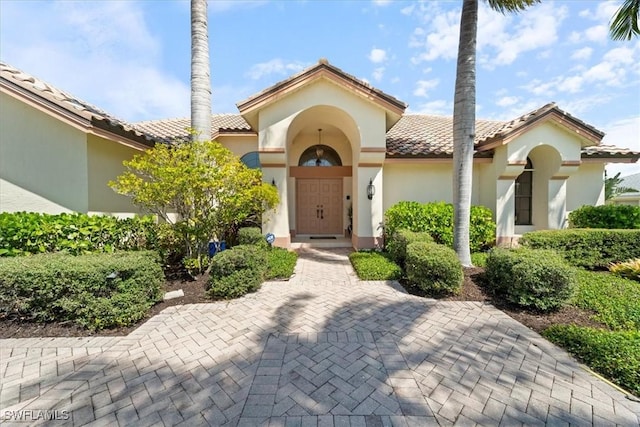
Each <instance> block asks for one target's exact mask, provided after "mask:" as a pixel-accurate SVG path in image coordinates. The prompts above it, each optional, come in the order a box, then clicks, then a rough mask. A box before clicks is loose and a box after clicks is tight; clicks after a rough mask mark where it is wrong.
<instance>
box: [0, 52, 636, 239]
mask: <svg viewBox="0 0 640 427" xmlns="http://www.w3.org/2000/svg"><path fill="white" fill-rule="evenodd" d="M11 71H12V72H14V70H11ZM10 76H11V75H10ZM29 81H30V80H28V79H27V78H25V80H24V81H22V80H21V81H19V82H17V83H15V82H14V83H10V84H8V83H7V82H10V77H8V78H4V75H3V80H2V81H0V82H1V83H2V86H1V89H2V92H1V98H0V101H1V108H2V109H1V113H2V114H0V211H1V212H15V211H34V212H47V213H59V212H70V211H76V212H87V213H96V214H110V215H119V216H129V215H133V214H137V213H139V212H138V209H137V208H136V207H135V206H134V205H133V204H132V203H131V202H130V200H129V199H128V198H126V197H123V196H120V195H118V194H116V193H115V192H113V191H112V190H111V189H110V188H109V187H108V182H109V181H111V180H114V179H115V178H116V177H117V176H118V175H119V174H120V173H122V171H123V170H124V168H123V165H122V162H123V161H124V160H128V159H130V158H131V157H132V156H133V155H135V154H136V153H140V152H142V151H143V150H145V149H147V148H148V147H149V146H151V145H152V142H151V143H148V135H149V134H146V133H145V134H143V136H144V138H147V139H144V138H142V137H141V135H140V129H141V128H140V127H138V128H131V127H129V125H126V124H122V122H116V123H113V122H111V121H110V120H111V118H109V117H103V116H98V117H97V118H96V117H95V116H96V114H99V113H96V112H95V111H94V110H91V109H90V108H89V107H87V108H89V109H88V110H82V109H79V108H77V107H78V105H77V104H73V105H71V106H68V105H66V104H64V102H66V98H65V96H61V97H60V99H62V101H60V99H54V98H51V97H50V93H48V92H47V93H40V92H38V90H37V89H36V90H32V89H31V86H29V85H28V83H29ZM24 82H27V83H24ZM23 83H24V84H23ZM51 93H53V94H56V93H57V92H55V91H53V90H52V91H51ZM62 95H64V94H62ZM81 106H82V105H81ZM84 106H85V107H86V105H84ZM405 108H406V105H405V104H404V103H402V102H401V101H399V100H397V99H395V98H393V97H390V96H389V95H386V94H384V93H383V92H381V91H378V90H377V89H375V88H372V87H371V86H369V85H368V84H366V83H364V82H362V81H359V80H357V79H355V78H354V77H352V76H350V75H348V74H346V73H343V72H342V71H341V70H339V69H337V68H335V67H332V66H330V65H328V63H326V61H322V60H321V61H320V62H319V63H318V65H316V66H314V67H311V68H309V69H307V70H305V71H303V72H301V73H299V74H297V75H296V76H292V77H291V78H290V79H287V80H285V81H283V82H281V83H278V84H276V85H274V86H273V87H271V88H268V89H266V90H264V91H263V92H260V93H259V94H257V95H255V96H253V97H251V98H249V99H247V100H245V101H242V102H240V103H239V104H238V109H239V112H240V115H226V117H225V118H224V120H227V121H226V122H224V123H225V125H224V126H223V125H221V126H220V128H215V129H214V134H213V137H214V138H215V139H216V140H217V141H219V142H220V143H221V144H222V145H224V146H225V147H227V148H229V149H230V150H231V151H232V152H233V153H234V154H236V155H237V156H238V157H242V156H244V155H245V154H248V153H256V154H257V156H258V158H259V161H260V164H261V168H262V173H263V180H264V182H267V183H272V184H274V185H275V186H276V187H277V189H278V193H279V195H280V203H279V205H278V206H277V207H276V208H275V209H273V210H271V211H270V212H267V213H266V214H265V215H264V216H263V221H264V223H263V233H273V234H274V235H275V236H276V244H277V245H279V246H284V247H288V246H290V245H291V243H292V241H293V240H295V239H296V238H299V237H301V235H303V234H305V233H310V234H311V235H313V234H323V233H324V232H322V230H327V229H330V230H331V231H330V234H332V235H335V237H350V238H351V242H352V245H353V246H354V247H355V248H373V247H379V246H381V245H382V243H383V242H382V234H383V232H382V227H383V222H384V212H385V211H386V210H387V209H389V208H390V207H391V206H393V205H394V204H396V203H398V202H400V201H403V200H413V201H418V202H432V201H445V202H452V197H453V196H452V195H453V180H452V174H453V165H452V159H451V157H450V155H448V154H446V147H445V148H442V141H438V140H435V141H431V140H430V139H429V138H432V137H424V136H420V137H415V136H414V134H413V133H412V132H415V133H418V134H421V135H424V134H428V132H427V133H421V131H422V130H423V129H422V128H421V127H418V128H415V127H413V128H412V127H411V126H409V127H408V128H407V129H410V130H411V131H410V132H407V131H405V134H403V135H402V138H401V141H405V140H406V141H409V142H401V144H409V145H410V146H411V144H423V143H424V144H427V145H428V144H433V145H434V146H438V144H441V145H440V146H438V147H439V148H437V150H440V151H439V152H436V151H437V150H436V151H434V152H428V150H429V149H425V150H426V152H420V153H418V155H415V156H413V157H411V156H405V157H403V156H399V155H395V154H394V153H393V152H390V148H389V147H390V136H389V135H390V132H392V131H390V129H398V127H396V128H394V126H396V125H397V124H398V123H399V122H400V120H401V119H402V118H403V114H404V109H405ZM536 113H539V115H538V116H536ZM230 116H233V117H230ZM531 117H533V119H532V118H531ZM441 119H442V118H440V119H439V120H440V122H442V121H441ZM229 120H231V121H229ZM434 120H435V119H434ZM159 122H163V121H159ZM406 123H411V122H406ZM427 125H428V123H427ZM499 125H502V124H501V123H499ZM176 127H178V126H176ZM182 127H184V126H182ZM446 129H449V126H447V127H446ZM496 129H498V128H496ZM500 129H501V130H500V131H498V130H494V131H493V133H489V134H488V135H489V136H487V137H486V138H485V139H484V140H482V141H480V142H478V143H477V146H476V147H477V151H478V153H477V154H478V155H477V156H476V158H475V160H474V165H473V186H472V204H474V205H483V206H486V207H488V208H489V209H490V210H491V211H492V212H493V214H494V219H495V221H496V223H497V232H496V240H497V241H498V243H507V244H508V243H510V242H511V241H512V239H514V238H517V237H518V236H519V235H521V234H522V233H524V232H526V231H530V230H539V229H556V228H562V227H565V226H567V221H566V220H567V214H568V212H570V211H572V210H574V209H577V208H578V207H580V206H582V205H599V204H602V203H604V185H603V178H604V166H605V160H603V157H597V156H595V157H594V156H590V155H585V147H592V146H596V145H597V144H599V142H600V140H601V138H602V133H601V132H599V131H597V130H596V129H594V128H591V127H590V126H588V125H586V124H584V123H582V122H580V121H579V120H577V119H575V118H572V117H571V116H568V115H566V114H565V113H563V112H562V111H561V110H559V109H557V108H556V107H555V105H548V106H545V107H543V108H542V109H540V110H537V111H536V112H532V113H530V114H529V115H525V116H523V117H521V118H519V119H517V120H514V121H513V122H510V123H506V122H505V123H504V129H502V128H500ZM152 130H153V129H152ZM442 132H444V131H443V130H442V129H440V130H438V133H437V134H438V135H441V134H442ZM169 136H171V135H165V137H169ZM420 138H423V139H420ZM445 139H446V138H445ZM319 146H325V147H328V150H331V151H332V152H334V153H335V156H336V157H337V158H338V159H339V160H338V161H337V163H336V164H334V165H332V166H322V167H317V166H315V165H312V166H300V162H301V158H303V156H304V155H305V152H307V153H309V152H313V151H308V150H317V148H318V147H319ZM396 148H397V147H396ZM409 148H411V147H409ZM401 149H402V147H400V150H399V151H402V150H401ZM443 150H444V151H443ZM443 153H444V154H443ZM633 156H635V158H634V157H633ZM637 157H638V156H637V154H636V155H632V156H631V157H629V156H627V157H626V159H631V161H636V160H637ZM620 158H622V157H620ZM528 160H529V161H530V164H531V165H532V169H527V170H526V172H527V173H531V177H532V179H531V190H532V194H531V196H530V202H531V208H530V211H531V212H530V214H531V215H530V219H531V220H530V223H527V224H526V225H516V214H515V211H516V197H521V195H520V196H517V190H516V187H517V186H518V185H520V184H519V181H518V180H519V177H521V176H522V174H523V173H524V172H525V166H526V165H527V161H528ZM624 161H628V160H624ZM324 184H326V185H324ZM370 186H372V188H373V189H375V194H373V196H372V197H368V194H367V189H368V187H370ZM310 189H314V190H313V191H316V190H315V189H319V190H317V191H318V194H319V195H318V196H317V197H315V196H314V195H311V196H310V195H309V194H307V193H308V192H310V191H311V190H310ZM314 197H315V198H314ZM350 213H352V215H351V218H350V215H349V214H350ZM325 216H326V218H327V219H331V221H330V223H331V227H329V228H322V227H317V224H319V223H320V222H321V221H320V220H325ZM314 227H316V228H314ZM314 230H316V231H314Z"/></svg>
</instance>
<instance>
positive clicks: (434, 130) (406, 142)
mask: <svg viewBox="0 0 640 427" xmlns="http://www.w3.org/2000/svg"><path fill="white" fill-rule="evenodd" d="M504 124H505V122H500V121H491V120H478V121H476V139H475V144H476V145H477V144H478V143H479V142H480V141H482V140H484V138H485V137H486V135H490V134H492V133H494V132H495V131H496V130H497V129H500V128H502V127H503V126H504ZM451 155H453V118H452V117H443V116H428V115H422V114H421V115H417V114H408V115H404V116H402V118H401V119H400V120H399V121H398V123H396V125H395V126H394V127H392V128H391V129H390V130H389V132H387V157H392V158H403V157H450V156H451Z"/></svg>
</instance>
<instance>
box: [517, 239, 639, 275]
mask: <svg viewBox="0 0 640 427" xmlns="http://www.w3.org/2000/svg"><path fill="white" fill-rule="evenodd" d="M520 244H521V245H522V246H526V247H528V248H532V249H553V250H556V251H557V252H559V253H560V254H562V256H564V257H565V259H566V260H567V261H568V262H569V264H571V265H575V266H577V267H583V268H588V269H607V268H608V266H609V264H611V263H613V262H621V261H626V260H628V259H634V258H640V230H600V229H568V230H545V231H533V232H530V233H525V234H524V236H522V239H520Z"/></svg>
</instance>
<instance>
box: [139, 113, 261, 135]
mask: <svg viewBox="0 0 640 427" xmlns="http://www.w3.org/2000/svg"><path fill="white" fill-rule="evenodd" d="M133 126H134V127H135V128H136V129H138V130H140V131H141V132H146V133H148V134H150V135H154V136H155V137H157V138H162V139H164V140H177V141H185V140H188V139H189V132H188V131H187V129H188V128H189V127H190V126H191V120H190V119H184V118H183V119H165V120H151V121H145V122H138V123H134V124H133ZM233 132H253V130H252V129H251V127H250V126H249V124H248V123H247V122H246V121H245V120H244V118H242V116H241V115H240V114H213V115H211V138H212V139H215V137H216V136H218V135H219V134H221V133H233Z"/></svg>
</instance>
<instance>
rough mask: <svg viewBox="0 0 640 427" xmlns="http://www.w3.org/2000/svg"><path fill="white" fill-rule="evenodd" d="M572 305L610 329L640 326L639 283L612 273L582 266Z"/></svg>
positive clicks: (578, 273)
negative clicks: (586, 268)
mask: <svg viewBox="0 0 640 427" xmlns="http://www.w3.org/2000/svg"><path fill="white" fill-rule="evenodd" d="M577 278H578V286H577V288H576V292H575V295H574V297H573V298H572V303H573V305H576V306H578V307H580V308H584V309H586V310H590V311H593V312H595V313H596V314H595V315H594V318H595V319H596V320H598V321H600V322H602V323H604V324H605V325H607V326H608V327H609V328H611V329H616V330H622V329H637V330H640V284H639V283H637V282H635V281H633V280H629V279H624V278H622V277H617V276H614V275H613V274H611V273H605V272H595V271H586V270H579V271H578V272H577Z"/></svg>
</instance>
